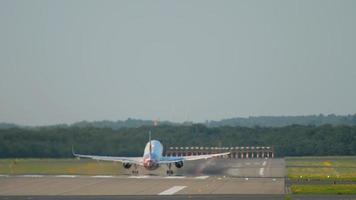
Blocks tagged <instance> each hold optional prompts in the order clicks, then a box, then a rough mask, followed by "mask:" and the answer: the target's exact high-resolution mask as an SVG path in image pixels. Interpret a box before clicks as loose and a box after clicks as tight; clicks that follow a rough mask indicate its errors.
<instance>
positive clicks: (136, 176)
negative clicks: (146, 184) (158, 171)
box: [128, 176, 150, 178]
mask: <svg viewBox="0 0 356 200" xmlns="http://www.w3.org/2000/svg"><path fill="white" fill-rule="evenodd" d="M148 177H150V176H129V177H128V178H148Z"/></svg>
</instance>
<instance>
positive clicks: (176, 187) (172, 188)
mask: <svg viewBox="0 0 356 200" xmlns="http://www.w3.org/2000/svg"><path fill="white" fill-rule="evenodd" d="M186 187H187V186H173V187H171V188H169V189H168V190H165V191H163V192H161V193H158V195H172V194H174V193H176V192H178V191H180V190H183V189H184V188H186Z"/></svg>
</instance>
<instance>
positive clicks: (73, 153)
mask: <svg viewBox="0 0 356 200" xmlns="http://www.w3.org/2000/svg"><path fill="white" fill-rule="evenodd" d="M72 155H73V156H75V152H74V147H73V145H72Z"/></svg>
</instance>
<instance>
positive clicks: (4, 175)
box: [0, 174, 9, 177]
mask: <svg viewBox="0 0 356 200" xmlns="http://www.w3.org/2000/svg"><path fill="white" fill-rule="evenodd" d="M0 177H9V175H6V174H0Z"/></svg>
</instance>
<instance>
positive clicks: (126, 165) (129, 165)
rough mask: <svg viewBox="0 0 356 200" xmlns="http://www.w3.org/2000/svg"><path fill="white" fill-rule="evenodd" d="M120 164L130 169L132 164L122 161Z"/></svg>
mask: <svg viewBox="0 0 356 200" xmlns="http://www.w3.org/2000/svg"><path fill="white" fill-rule="evenodd" d="M122 166H124V168H125V169H130V167H131V166H132V164H131V163H122Z"/></svg>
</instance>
